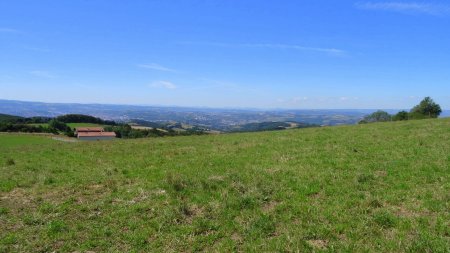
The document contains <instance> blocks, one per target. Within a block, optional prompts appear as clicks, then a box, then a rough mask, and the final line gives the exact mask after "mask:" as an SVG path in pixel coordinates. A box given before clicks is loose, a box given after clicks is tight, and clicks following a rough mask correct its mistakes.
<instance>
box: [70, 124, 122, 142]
mask: <svg viewBox="0 0 450 253" xmlns="http://www.w3.org/2000/svg"><path fill="white" fill-rule="evenodd" d="M75 134H76V136H77V138H78V139H79V140H86V141H99V140H112V139H114V138H116V133H114V132H105V131H104V129H103V127H78V128H76V129H75Z"/></svg>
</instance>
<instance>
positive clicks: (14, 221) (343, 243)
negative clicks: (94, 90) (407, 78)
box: [0, 119, 450, 252]
mask: <svg viewBox="0 0 450 253" xmlns="http://www.w3.org/2000/svg"><path fill="white" fill-rule="evenodd" d="M21 138H23V137H22V136H18V137H17V142H18V144H17V143H16V142H15V141H14V136H11V135H0V208H1V209H0V249H1V250H3V251H5V252H10V251H53V250H57V251H63V252H72V251H74V250H81V251H82V250H94V251H118V252H119V251H120V252H125V251H145V250H152V251H165V252H167V251H169V252H170V251H173V252H178V251H194V250H205V251H212V250H220V251H281V250H285V251H297V250H299V251H310V250H321V249H322V250H330V251H332V250H335V251H357V252H363V251H372V252H382V251H391V252H402V251H413V252H414V251H415V252H425V251H428V252H449V248H450V241H449V236H450V229H449V227H450V224H449V220H450V214H449V210H450V183H449V182H450V120H449V119H441V120H422V121H410V122H396V123H380V124H369V125H361V126H345V127H331V128H313V129H300V130H287V131H279V132H262V133H243V134H227V135H213V136H187V137H173V138H159V139H140V140H117V141H114V142H81V143H63V142H49V140H48V139H46V138H45V137H35V136H33V138H42V139H41V141H42V144H41V145H35V144H24V143H21V142H22V141H21ZM5 140H6V141H5ZM34 142H36V140H34ZM5 143H9V144H6V145H5ZM1 250H0V251H1Z"/></svg>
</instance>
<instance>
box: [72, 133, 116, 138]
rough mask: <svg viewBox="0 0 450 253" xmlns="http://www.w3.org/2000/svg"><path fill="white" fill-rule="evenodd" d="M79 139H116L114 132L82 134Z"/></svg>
mask: <svg viewBox="0 0 450 253" xmlns="http://www.w3.org/2000/svg"><path fill="white" fill-rule="evenodd" d="M78 137H116V133H114V132H81V133H78Z"/></svg>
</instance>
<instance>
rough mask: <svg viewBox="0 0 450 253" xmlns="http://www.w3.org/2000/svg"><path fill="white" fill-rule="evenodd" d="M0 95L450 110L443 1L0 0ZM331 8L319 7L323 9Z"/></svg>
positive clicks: (448, 12) (448, 18) (449, 44)
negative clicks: (424, 103) (428, 100)
mask: <svg viewBox="0 0 450 253" xmlns="http://www.w3.org/2000/svg"><path fill="white" fill-rule="evenodd" d="M0 13H1V16H2V19H1V20H0V57H2V59H4V60H2V61H1V62H0V90H1V93H0V99H8V100H22V101H42V102H46V103H82V104H86V103H88V104H91V103H98V104H124V105H149V106H150V105H151V106H179V107H207V108H252V109H299V110H301V109H305V110H311V109H355V110H358V109H409V108H411V107H413V106H414V105H416V104H417V103H419V102H420V100H421V99H422V98H424V97H425V96H431V97H432V98H433V99H434V100H435V101H436V102H437V103H439V104H440V105H441V107H442V108H445V109H450V85H449V80H450V72H449V71H448V69H449V68H450V59H449V55H448V54H446V52H450V34H449V33H448V32H447V30H448V24H449V22H450V4H449V3H448V2H445V1H427V2H426V3H424V2H419V1H401V2H396V1H382V2H380V1H356V0H355V1H350V0H344V1H336V2H330V1H325V0H318V1H312V2H301V3H300V2H298V1H288V0H286V1H277V2H261V1H256V0H249V1H218V0H217V1H216V0H212V1H206V0H186V1H179V0H176V1H143V0H136V1H132V2H123V1H106V0H99V1H70V2H67V1H51V0H43V1H31V0H15V1H2V2H0ZM324 14H326V15H324Z"/></svg>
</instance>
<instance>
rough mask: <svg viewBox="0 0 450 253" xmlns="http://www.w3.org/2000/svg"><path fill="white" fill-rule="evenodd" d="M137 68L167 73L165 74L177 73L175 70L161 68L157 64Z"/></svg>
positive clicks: (141, 65)
mask: <svg viewBox="0 0 450 253" xmlns="http://www.w3.org/2000/svg"><path fill="white" fill-rule="evenodd" d="M137 66H138V67H139V68H144V69H151V70H158V71H165V72H177V71H176V70H174V69H171V68H167V67H164V66H161V65H159V64H156V63H149V64H138V65H137Z"/></svg>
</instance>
